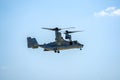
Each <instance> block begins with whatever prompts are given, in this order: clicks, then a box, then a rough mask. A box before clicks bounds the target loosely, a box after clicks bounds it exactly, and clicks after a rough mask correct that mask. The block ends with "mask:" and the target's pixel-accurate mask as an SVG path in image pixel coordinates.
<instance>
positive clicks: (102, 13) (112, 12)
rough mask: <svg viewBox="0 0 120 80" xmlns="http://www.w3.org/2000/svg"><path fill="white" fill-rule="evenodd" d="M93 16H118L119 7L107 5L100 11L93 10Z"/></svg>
mask: <svg viewBox="0 0 120 80" xmlns="http://www.w3.org/2000/svg"><path fill="white" fill-rule="evenodd" d="M94 15H95V16H120V9H118V8H116V7H108V8H106V9H105V10H102V11H100V12H95V13H94Z"/></svg>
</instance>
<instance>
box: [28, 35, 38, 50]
mask: <svg viewBox="0 0 120 80" xmlns="http://www.w3.org/2000/svg"><path fill="white" fill-rule="evenodd" d="M27 46H28V48H38V47H39V44H38V42H37V40H36V39H35V38H31V37H27Z"/></svg>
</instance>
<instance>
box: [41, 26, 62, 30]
mask: <svg viewBox="0 0 120 80" xmlns="http://www.w3.org/2000/svg"><path fill="white" fill-rule="evenodd" d="M42 29H47V30H52V31H59V30H61V28H58V27H55V28H42Z"/></svg>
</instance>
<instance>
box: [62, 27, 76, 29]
mask: <svg viewBox="0 0 120 80" xmlns="http://www.w3.org/2000/svg"><path fill="white" fill-rule="evenodd" d="M71 28H75V27H69V28H61V29H71Z"/></svg>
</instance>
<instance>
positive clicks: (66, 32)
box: [64, 30, 83, 34]
mask: <svg viewBox="0 0 120 80" xmlns="http://www.w3.org/2000/svg"><path fill="white" fill-rule="evenodd" d="M76 32H83V31H68V30H66V31H65V32H64V34H68V33H76Z"/></svg>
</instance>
